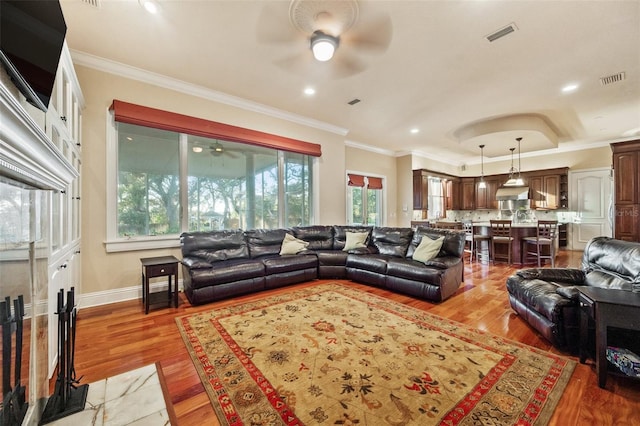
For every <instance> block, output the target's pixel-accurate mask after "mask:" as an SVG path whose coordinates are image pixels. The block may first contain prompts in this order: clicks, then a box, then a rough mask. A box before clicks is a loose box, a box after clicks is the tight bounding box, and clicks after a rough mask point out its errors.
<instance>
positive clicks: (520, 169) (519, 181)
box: [516, 138, 524, 186]
mask: <svg viewBox="0 0 640 426" xmlns="http://www.w3.org/2000/svg"><path fill="white" fill-rule="evenodd" d="M516 140H517V141H518V178H517V179H516V185H518V186H523V185H524V181H523V180H522V176H521V175H520V172H521V171H522V167H521V166H520V141H522V138H516Z"/></svg>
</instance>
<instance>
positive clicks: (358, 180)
mask: <svg viewBox="0 0 640 426" xmlns="http://www.w3.org/2000/svg"><path fill="white" fill-rule="evenodd" d="M347 177H348V178H349V182H348V183H347V185H349V186H360V187H363V186H364V176H360V175H354V174H352V173H347Z"/></svg>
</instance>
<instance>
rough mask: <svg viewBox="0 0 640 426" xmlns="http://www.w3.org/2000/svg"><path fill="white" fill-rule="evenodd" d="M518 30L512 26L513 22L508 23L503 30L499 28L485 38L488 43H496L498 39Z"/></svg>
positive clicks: (514, 25)
mask: <svg viewBox="0 0 640 426" xmlns="http://www.w3.org/2000/svg"><path fill="white" fill-rule="evenodd" d="M517 29H518V27H516V24H514V23H513V22H512V23H510V24H509V25H507V26H506V27H504V28H500V29H499V30H498V31H496V32H494V33H492V34H489V35H488V36H487V37H486V38H487V40H489V41H490V42H493V41H496V40H497V39H499V38H502V37H504V36H506V35H507V34H511V33H512V32H514V31H516V30H517Z"/></svg>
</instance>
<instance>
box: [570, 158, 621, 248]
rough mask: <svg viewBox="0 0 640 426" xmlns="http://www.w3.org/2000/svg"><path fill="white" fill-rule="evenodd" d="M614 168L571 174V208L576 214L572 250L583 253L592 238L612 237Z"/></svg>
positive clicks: (572, 233) (580, 171) (572, 234)
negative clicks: (612, 173)
mask: <svg viewBox="0 0 640 426" xmlns="http://www.w3.org/2000/svg"><path fill="white" fill-rule="evenodd" d="M611 184H612V177H611V169H591V170H578V171H571V172H569V194H570V196H569V209H570V210H571V211H573V212H575V221H574V223H573V224H572V225H571V248H572V249H573V250H584V248H585V245H586V244H587V242H588V241H589V240H590V239H591V238H593V237H599V236H607V237H611V236H612V235H613V234H612V224H611V207H612V206H611V202H612V198H611Z"/></svg>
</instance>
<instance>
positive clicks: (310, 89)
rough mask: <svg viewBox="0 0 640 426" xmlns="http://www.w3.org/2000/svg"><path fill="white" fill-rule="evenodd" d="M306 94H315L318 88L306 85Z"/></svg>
mask: <svg viewBox="0 0 640 426" xmlns="http://www.w3.org/2000/svg"><path fill="white" fill-rule="evenodd" d="M304 94H305V95H307V96H311V95H315V94H316V89H314V88H313V87H306V88H305V89H304Z"/></svg>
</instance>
